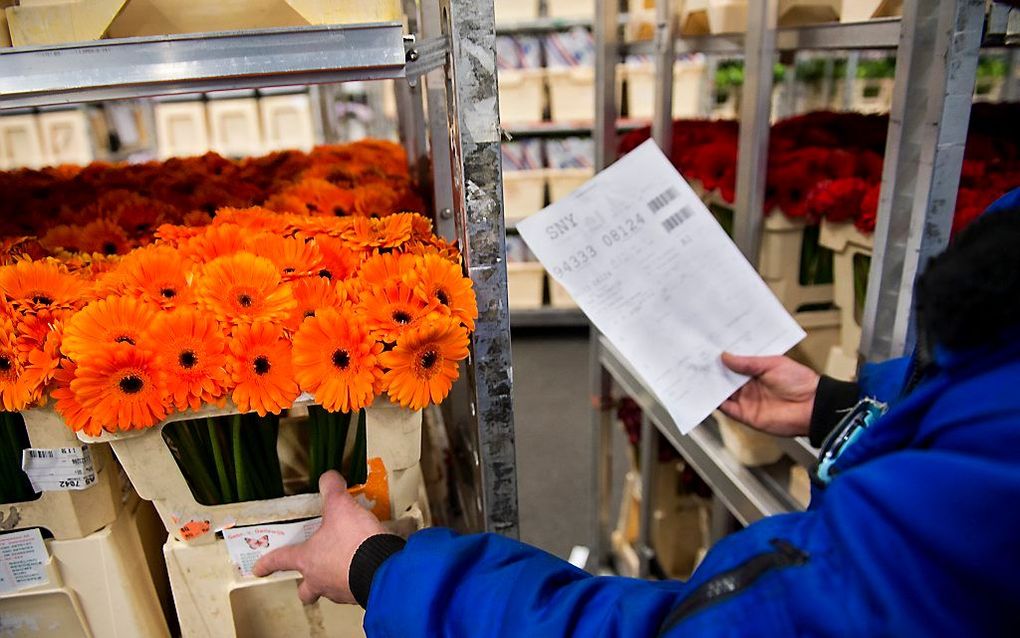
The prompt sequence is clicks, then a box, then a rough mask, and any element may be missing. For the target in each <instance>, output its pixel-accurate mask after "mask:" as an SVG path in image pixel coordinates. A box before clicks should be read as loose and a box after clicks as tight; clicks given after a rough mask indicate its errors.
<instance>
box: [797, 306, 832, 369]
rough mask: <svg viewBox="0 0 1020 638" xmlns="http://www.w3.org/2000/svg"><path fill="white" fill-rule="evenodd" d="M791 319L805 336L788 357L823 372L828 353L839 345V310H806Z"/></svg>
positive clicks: (826, 363)
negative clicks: (801, 329)
mask: <svg viewBox="0 0 1020 638" xmlns="http://www.w3.org/2000/svg"><path fill="white" fill-rule="evenodd" d="M793 318H794V320H796V321H797V323H798V324H799V325H800V327H801V328H803V329H804V332H806V333H807V336H806V337H804V340H803V341H801V342H800V343H798V344H797V346H796V347H795V348H794V349H793V350H792V351H790V356H791V357H792V358H793V359H795V360H797V361H800V362H801V363H803V364H804V365H806V366H808V367H810V368H811V369H812V370H814V371H816V372H824V371H825V369H826V366H827V365H828V359H829V352H830V351H831V350H832V347H833V346H835V345H836V344H838V343H839V327H840V323H841V322H840V317H839V310H837V309H835V308H832V309H829V310H806V311H803V312H798V313H795V314H794V315H793Z"/></svg>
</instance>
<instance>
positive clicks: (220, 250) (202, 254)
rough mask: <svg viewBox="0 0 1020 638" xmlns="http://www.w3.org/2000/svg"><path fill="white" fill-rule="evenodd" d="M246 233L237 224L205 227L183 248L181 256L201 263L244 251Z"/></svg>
mask: <svg viewBox="0 0 1020 638" xmlns="http://www.w3.org/2000/svg"><path fill="white" fill-rule="evenodd" d="M244 240H245V237H244V231H243V229H242V228H241V227H240V226H238V225H236V224H220V225H218V226H205V227H204V228H203V229H202V233H201V234H198V235H195V236H194V237H192V238H191V239H189V240H188V241H186V242H185V243H184V244H183V245H182V246H181V254H182V255H184V256H185V257H187V258H188V259H192V260H194V261H197V262H199V263H203V262H209V261H212V260H214V259H216V258H218V257H225V256H228V255H233V254H234V253H236V252H239V251H242V250H244Z"/></svg>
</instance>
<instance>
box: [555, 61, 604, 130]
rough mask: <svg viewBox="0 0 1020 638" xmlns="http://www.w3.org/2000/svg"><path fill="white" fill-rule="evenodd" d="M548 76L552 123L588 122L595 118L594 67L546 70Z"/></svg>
mask: <svg viewBox="0 0 1020 638" xmlns="http://www.w3.org/2000/svg"><path fill="white" fill-rule="evenodd" d="M546 73H547V74H548V78H549V117H550V119H552V120H553V121H554V122H591V121H593V120H594V119H595V68H594V67H591V66H576V67H554V68H549V69H546Z"/></svg>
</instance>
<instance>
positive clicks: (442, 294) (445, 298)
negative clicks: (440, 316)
mask: <svg viewBox="0 0 1020 638" xmlns="http://www.w3.org/2000/svg"><path fill="white" fill-rule="evenodd" d="M436 299H438V300H439V303H441V304H443V305H444V306H449V305H450V297H449V295H447V294H446V291H445V290H443V289H442V288H439V289H437V290H436Z"/></svg>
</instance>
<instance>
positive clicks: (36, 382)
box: [22, 323, 63, 403]
mask: <svg viewBox="0 0 1020 638" xmlns="http://www.w3.org/2000/svg"><path fill="white" fill-rule="evenodd" d="M62 335H63V327H62V326H61V324H59V323H58V324H56V325H55V326H54V327H53V329H52V330H50V331H49V333H47V335H46V339H45V341H43V343H42V344H41V346H40V347H39V348H37V349H35V350H32V351H30V352H29V353H28V363H27V364H26V365H25V372H24V374H23V375H22V380H23V381H24V383H25V387H26V389H27V391H28V392H29V394H30V399H29V400H30V401H31V402H33V403H34V402H36V401H38V400H39V399H40V398H41V397H42V395H43V394H44V393H45V392H46V390H47V388H48V386H49V384H50V382H51V381H52V380H53V378H54V376H55V375H56V374H57V372H58V370H59V366H60V362H61V361H62V360H63V359H62V358H61V356H60V342H61V337H62Z"/></svg>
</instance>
